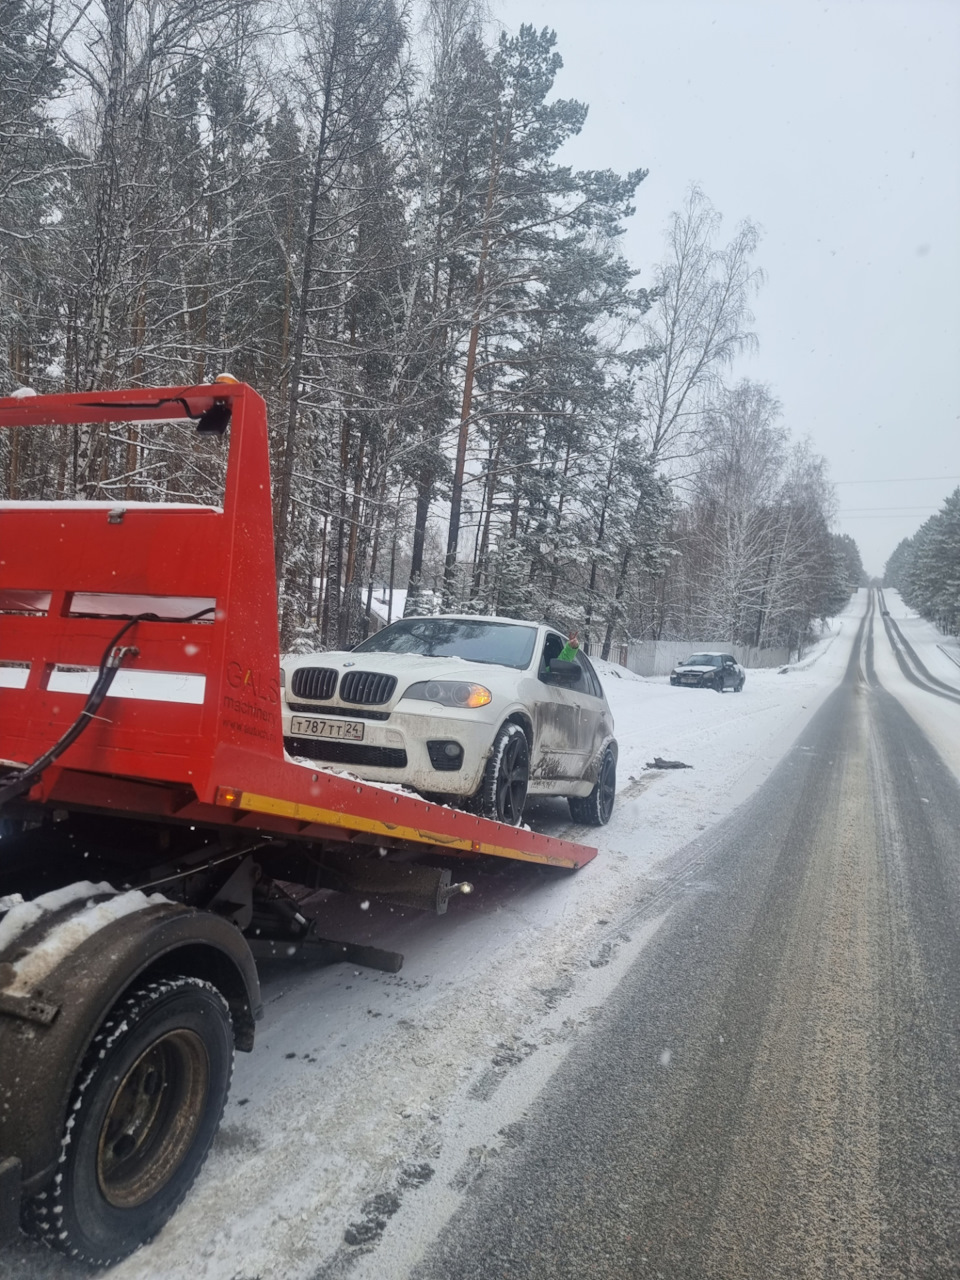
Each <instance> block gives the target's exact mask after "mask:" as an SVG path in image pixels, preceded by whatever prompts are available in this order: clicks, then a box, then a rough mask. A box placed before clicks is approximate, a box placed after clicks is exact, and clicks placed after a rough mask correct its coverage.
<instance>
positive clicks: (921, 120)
mask: <svg viewBox="0 0 960 1280" xmlns="http://www.w3.org/2000/svg"><path fill="white" fill-rule="evenodd" d="M491 3H492V6H493V13H494V15H495V17H496V18H497V19H498V21H499V22H500V23H502V24H503V26H505V27H506V28H507V29H509V30H516V29H517V28H518V27H519V25H520V24H521V23H522V22H528V23H532V24H534V25H535V26H537V27H543V26H548V27H551V28H553V29H554V30H555V31H556V32H557V48H558V50H559V52H560V54H561V55H562V57H563V61H564V69H563V70H562V71H561V72H560V75H559V77H558V79H557V84H556V89H557V93H558V94H559V95H560V96H563V97H571V98H578V99H580V100H581V101H583V102H586V103H588V104H589V106H590V113H589V116H588V118H587V123H586V126H585V127H584V130H583V132H582V133H581V135H580V137H579V138H577V139H576V140H575V141H574V142H573V143H571V144H570V145H569V147H568V148H567V150H566V151H565V152H564V155H563V157H562V158H563V159H564V161H565V162H567V163H571V164H574V165H576V166H577V167H579V168H611V169H615V170H617V171H619V172H624V171H626V170H628V169H634V168H645V169H649V171H650V172H649V176H648V177H647V179H646V180H645V181H644V182H643V183H642V184H641V186H640V189H639V191H638V194H637V213H636V216H635V217H634V219H633V220H632V224H631V226H630V228H629V231H628V234H627V237H626V242H625V252H626V254H627V256H628V257H629V258H630V260H631V261H632V262H633V263H634V264H635V265H636V266H638V267H639V268H640V269H641V275H640V280H639V282H640V283H643V282H644V279H645V278H646V279H647V280H649V278H650V275H649V268H650V266H651V265H652V264H653V263H654V262H656V261H657V260H658V259H659V258H660V257H661V256H662V244H663V241H662V235H663V228H664V226H665V225H666V222H667V219H668V217H669V215H670V213H671V211H672V210H674V209H676V208H678V207H679V205H680V203H681V202H682V200H683V197H684V193H685V191H686V189H687V187H688V186H689V184H690V183H691V182H697V183H699V185H700V186H701V187H702V188H703V189H704V191H705V192H706V194H707V195H708V196H709V197H710V199H711V200H712V201H713V203H714V205H715V206H716V207H717V208H718V209H719V210H720V211H721V212H722V213H723V215H724V218H725V222H724V226H725V228H727V229H729V231H730V233H731V234H732V232H733V230H734V227H735V225H736V223H737V222H739V221H740V220H741V219H743V218H749V219H751V220H752V221H754V222H756V223H757V224H759V226H760V228H761V230H762V235H763V238H762V240H761V244H760V250H759V253H758V255H757V262H758V265H760V266H761V267H762V268H763V269H764V271H765V272H766V275H767V282H766V284H765V285H764V287H763V289H762V291H761V293H760V295H759V296H758V297H757V299H756V301H755V305H754V308H753V310H754V313H755V315H756V324H755V331H756V333H757V336H758V338H759V341H760V347H759V351H758V352H757V354H756V355H755V356H751V357H750V358H749V359H746V360H744V361H743V362H742V363H741V364H740V365H739V366H738V367H737V370H736V373H737V374H739V375H740V376H748V377H750V378H753V379H755V380H757V381H760V382H765V383H767V384H768V385H769V386H770V388H771V389H772V391H773V392H774V394H775V395H776V396H777V397H778V398H779V399H780V401H781V402H782V404H783V409H784V422H785V423H786V425H787V426H789V428H790V430H791V432H792V434H793V436H794V438H802V437H803V436H809V437H810V439H811V441H812V443H813V447H814V449H815V450H816V451H817V452H819V453H823V454H824V455H826V457H827V459H828V461H829V464H830V474H831V478H832V480H833V481H834V482H835V483H836V484H837V495H838V498H839V506H840V513H841V514H840V516H839V520H838V528H839V529H840V530H841V531H843V532H845V533H850V534H851V535H852V536H853V537H854V538H855V539H856V540H857V543H858V544H859V546H860V550H861V554H862V556H863V560H864V564H865V566H866V568H867V570H868V572H870V573H874V574H879V573H881V572H882V570H883V565H884V562H885V561H886V559H887V557H888V556H889V555H890V553H891V551H892V550H893V548H894V547H895V546H896V544H897V543H898V542H899V541H900V539H901V538H904V537H909V536H911V535H912V534H914V533H915V532H916V530H917V529H918V528H919V526H920V525H921V524H922V523H923V521H924V520H925V519H926V518H927V516H929V515H931V514H933V512H934V511H935V510H937V509H938V508H939V506H940V505H941V503H942V501H943V499H944V498H945V497H946V496H947V494H948V493H950V492H951V491H952V490H953V489H954V488H956V487H957V486H958V485H960V0H841V2H840V3H836V2H834V3H817V2H816V0H491ZM920 477H922V479H921V478H920Z"/></svg>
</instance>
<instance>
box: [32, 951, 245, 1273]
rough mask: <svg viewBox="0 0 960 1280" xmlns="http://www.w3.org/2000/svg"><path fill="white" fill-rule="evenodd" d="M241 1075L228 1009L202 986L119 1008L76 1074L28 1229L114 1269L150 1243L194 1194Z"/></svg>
mask: <svg viewBox="0 0 960 1280" xmlns="http://www.w3.org/2000/svg"><path fill="white" fill-rule="evenodd" d="M232 1072H233V1027H232V1022H231V1018H230V1010H229V1009H228V1007H227V1004H226V1001H225V1000H224V998H223V996H222V995H221V994H220V992H219V991H218V990H217V989H216V987H214V986H212V985H211V984H210V983H209V982H203V981H201V980H200V979H199V978H191V977H180V976H178V977H170V978H162V979H159V978H158V979H157V980H155V981H153V982H147V983H144V984H143V985H142V986H140V987H139V988H137V989H136V990H134V991H133V992H132V993H131V994H130V995H128V996H127V997H126V998H125V999H123V1000H121V1002H120V1003H119V1004H118V1005H117V1006H116V1007H115V1008H114V1010H113V1012H112V1013H111V1014H110V1015H109V1016H108V1018H107V1019H106V1021H105V1022H104V1024H103V1026H102V1027H101V1028H100V1030H99V1031H98V1032H97V1034H96V1036H95V1037H94V1039H93V1041H92V1042H91V1045H90V1048H89V1049H88V1051H87V1055H86V1057H85V1059H84V1061H83V1063H82V1065H81V1067H80V1071H79V1073H78V1075H77V1082H76V1085H75V1087H74V1092H73V1097H72V1099H71V1101H70V1104H69V1109H68V1112H67V1114H68V1117H69V1118H68V1120H67V1124H66V1127H65V1129H64V1134H63V1139H62V1142H61V1147H60V1161H59V1164H58V1166H57V1171H56V1173H55V1175H54V1177H53V1180H52V1181H51V1182H50V1183H49V1184H48V1185H47V1187H46V1188H45V1189H44V1190H43V1191H42V1192H40V1194H39V1195H37V1196H35V1197H34V1198H33V1199H32V1200H31V1201H30V1202H29V1203H28V1204H27V1205H26V1206H25V1210H24V1226H25V1228H26V1230H27V1231H28V1232H29V1233H30V1234H31V1235H34V1236H36V1237H38V1238H39V1239H41V1240H43V1241H44V1243H45V1244H47V1245H49V1246H50V1247H51V1248H54V1249H57V1250H59V1251H61V1252H63V1253H66V1254H69V1255H70V1257H71V1258H74V1259H75V1260H77V1261H78V1262H86V1263H88V1264H91V1265H93V1266H95V1267H107V1266H111V1265H112V1264H113V1263H115V1262H118V1261H119V1260H120V1259H121V1258H124V1257H126V1256H127V1255H128V1254H130V1253H132V1252H133V1251H134V1250H135V1249H136V1248H138V1247H139V1246H140V1245H141V1244H143V1243H144V1241H146V1240H150V1239H151V1238H152V1237H153V1236H155V1235H156V1233H157V1232H158V1231H159V1230H160V1228H161V1227H162V1226H163V1225H164V1223H165V1222H166V1221H167V1219H168V1218H169V1217H170V1216H171V1215H172V1214H173V1212H174V1211H175V1210H176V1208H177V1206H178V1205H179V1204H180V1202H181V1200H183V1198H184V1196H185V1195H186V1194H187V1192H188V1191H189V1189H190V1187H191V1186H192V1185H193V1182H194V1179H195V1178H196V1176H197V1174H198V1173H199V1172H200V1168H201V1166H202V1165H203V1162H204V1160H205V1159H206V1157H207V1153H208V1151H209V1150H210V1144H211V1143H212V1142H213V1139H214V1136H215V1134H216V1132H217V1128H218V1127H219V1124H220V1117H221V1116H222V1114H223V1108H224V1104H225V1103H226V1100H227V1093H228V1091H229V1088H230V1077H231V1074H232Z"/></svg>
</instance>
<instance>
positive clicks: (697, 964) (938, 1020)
mask: <svg viewBox="0 0 960 1280" xmlns="http://www.w3.org/2000/svg"><path fill="white" fill-rule="evenodd" d="M879 620H880V619H879V610H876V609H875V607H874V605H873V604H871V609H870V614H869V615H868V617H867V618H866V619H865V621H864V625H863V626H862V627H861V635H860V638H859V640H858V643H857V644H856V645H855V646H854V651H853V656H852V658H851V662H850V665H849V668H848V670H847V674H846V678H845V680H844V681H843V683H842V685H841V686H840V687H839V688H838V689H837V690H836V692H835V693H834V694H832V695H831V697H830V698H829V700H828V701H827V702H826V703H825V704H824V706H823V707H822V708H821V710H820V712H819V713H818V714H817V716H816V717H815V718H814V720H812V721H811V723H810V725H809V727H808V729H807V731H806V732H805V733H804V735H803V736H802V737H801V739H800V740H799V741H798V742H797V743H796V745H795V746H794V748H793V750H792V751H791V752H790V754H789V755H788V756H787V757H786V758H785V759H784V761H783V762H782V763H781V765H780V766H779V767H778V768H777V770H776V771H775V772H774V773H773V774H772V775H771V777H770V778H769V780H768V781H767V783H766V784H765V785H764V786H763V788H762V789H761V790H760V791H759V792H757V794H756V796H755V797H754V798H753V799H752V800H751V801H750V802H749V803H748V804H746V805H744V806H742V807H741V808H740V809H739V810H738V811H737V812H736V813H734V814H733V815H732V817H731V818H730V819H728V820H727V821H726V822H725V823H724V824H722V825H721V826H720V827H717V828H714V829H713V830H712V831H711V832H709V833H707V835H706V836H705V839H704V842H703V846H702V848H701V849H698V850H696V851H695V858H694V862H693V866H694V873H693V876H692V877H691V875H690V872H689V868H690V861H689V856H690V855H689V851H687V857H686V860H685V865H686V868H687V872H686V874H685V876H684V877H683V878H679V877H678V878H677V880H676V882H675V885H674V889H673V893H674V895H675V902H674V903H673V906H672V909H671V911H670V914H669V917H668V919H667V922H666V923H665V924H664V925H663V926H662V927H661V928H660V929H659V931H658V932H657V933H656V935H655V936H654V938H653V939H652V941H651V942H650V943H649V945H648V946H647V947H646V948H645V949H644V950H643V952H642V953H641V954H640V956H639V958H638V959H637V961H636V963H635V964H634V966H633V967H632V968H631V970H630V971H629V972H628V973H627V975H626V977H625V978H624V980H623V981H622V982H621V984H620V985H619V986H618V988H617V989H616V991H615V993H614V995H613V998H612V999H611V1000H610V1001H609V1002H608V1003H607V1005H606V1006H605V1008H604V1010H603V1013H602V1016H601V1017H600V1018H599V1020H598V1021H597V1023H596V1024H595V1026H594V1028H593V1029H592V1031H591V1032H590V1033H589V1034H588V1035H586V1036H585V1037H584V1039H583V1040H582V1041H581V1042H580V1043H579V1044H578V1046H577V1047H576V1048H575V1049H574V1050H573V1052H572V1053H571V1055H570V1057H569V1058H568V1059H567V1061H566V1062H565V1063H564V1065H563V1066H562V1067H561V1068H560V1070H559V1071H558V1073H557V1074H556V1076H555V1077H554V1079H553V1081H552V1083H551V1086H550V1088H549V1090H548V1091H547V1092H546V1093H545V1095H544V1096H543V1097H542V1098H541V1099H540V1100H539V1101H538V1103H537V1104H536V1105H535V1106H534V1107H533V1108H531V1109H530V1111H529V1112H528V1113H527V1116H526V1118H525V1120H524V1121H523V1123H522V1125H520V1126H515V1127H514V1128H515V1132H514V1134H513V1135H512V1137H513V1142H514V1145H513V1150H512V1153H511V1154H510V1155H509V1156H508V1157H507V1158H506V1159H505V1160H504V1161H503V1162H502V1164H501V1167H500V1169H499V1170H498V1171H496V1172H494V1173H491V1174H490V1175H489V1176H487V1177H486V1178H485V1179H484V1180H483V1182H482V1183H480V1184H479V1185H478V1186H477V1188H476V1189H475V1194H474V1195H473V1197H472V1198H471V1199H470V1200H469V1201H468V1202H467V1203H466V1205H465V1207H464V1209H463V1210H462V1212H461V1213H460V1214H459V1215H458V1216H457V1217H456V1218H454V1219H453V1221H452V1222H451V1223H450V1224H449V1226H448V1227H447V1229H446V1231H445V1232H444V1234H443V1235H442V1236H441V1237H440V1238H439V1240H438V1241H437V1242H436V1243H435V1244H434V1246H433V1247H432V1249H431V1251H430V1253H429V1254H428V1255H427V1257H426V1259H425V1260H424V1261H423V1262H422V1263H421V1265H420V1266H419V1267H418V1268H417V1270H416V1271H415V1273H414V1275H415V1278H416V1280H467V1277H471V1278H472V1277H476V1280H499V1278H500V1277H511V1278H514V1280H540V1278H541V1277H542V1280H565V1278H566V1277H570V1278H571V1280H572V1278H573V1277H576V1280H588V1278H593V1277H596V1278H598V1280H599V1278H600V1277H610V1278H620V1277H624V1278H627V1277H629V1278H630V1280H634V1278H637V1280H639V1278H645V1277H664V1278H665V1280H687V1278H689V1280H708V1278H720V1277H722V1278H723V1280H734V1278H736V1277H744V1278H749V1280H779V1278H784V1280H786V1278H787V1277H789V1278H790V1280H806V1278H807V1277H850V1278H854V1277H855V1278H856V1280H869V1278H871V1277H883V1278H884V1280H886V1277H910V1278H914V1277H938V1278H939V1277H951V1276H960V926H958V921H960V910H958V908H960V785H958V782H957V780H956V778H955V776H954V774H953V773H951V772H950V771H949V770H948V769H947V767H946V766H945V764H944V763H943V761H942V760H941V758H940V757H939V756H938V755H937V753H936V752H935V751H934V749H933V748H932V747H931V745H930V744H929V742H928V741H927V739H926V738H925V737H924V736H923V734H922V733H921V731H920V730H919V728H918V727H917V726H916V724H915V723H914V721H913V720H912V719H911V718H910V717H909V716H908V715H907V713H906V712H905V711H904V710H903V709H902V707H901V706H900V704H899V703H898V702H897V701H896V700H895V699H894V698H893V697H891V696H890V695H889V694H887V693H886V692H885V691H884V690H883V689H882V688H881V687H880V686H879V684H878V682H877V679H876V676H875V674H874V671H873V664H872V645H873V643H874V639H873V635H874V623H875V622H879ZM884 622H886V619H884ZM888 641H889V642H891V643H892V640H891V638H890V636H889V633H888V634H887V635H886V637H885V634H884V632H883V630H882V629H881V628H880V627H879V626H877V627H876V643H887V642H888ZM935 693H936V690H935V689H931V696H934V695H935ZM958 733H960V709H958ZM663 905H664V904H663V903H662V902H660V903H657V904H655V905H654V906H653V907H652V908H651V910H652V911H653V910H655V911H657V912H661V911H662V910H663Z"/></svg>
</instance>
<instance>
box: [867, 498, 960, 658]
mask: <svg viewBox="0 0 960 1280" xmlns="http://www.w3.org/2000/svg"><path fill="white" fill-rule="evenodd" d="M883 585H884V586H885V587H895V588H896V589H897V590H898V591H899V592H900V595H901V596H902V597H903V599H904V601H905V603H906V604H908V605H909V606H910V608H911V609H916V611H917V612H918V613H919V614H920V615H921V616H922V617H924V618H927V619H928V620H929V621H930V622H933V623H935V624H936V625H937V626H938V627H939V628H940V630H941V631H943V632H945V633H946V634H948V635H955V636H956V635H960V489H954V491H953V493H951V494H950V496H949V497H948V498H947V499H946V500H945V501H944V504H943V506H942V507H941V508H940V510H939V511H938V512H937V513H936V514H935V515H932V516H931V517H930V519H929V520H925V521H924V523H923V524H922V525H921V526H920V528H919V529H918V530H917V532H916V533H915V534H914V535H913V537H912V538H904V539H903V541H902V542H900V543H899V544H898V545H897V547H896V549H895V551H894V552H893V555H892V556H891V557H890V559H889V560H888V561H887V563H886V566H885V567H884V571H883Z"/></svg>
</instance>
